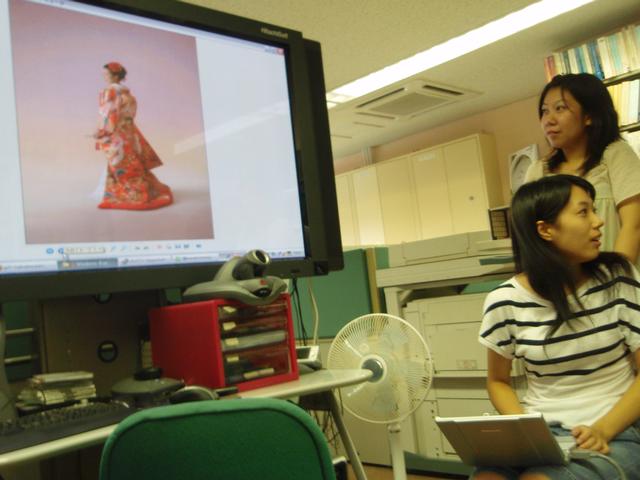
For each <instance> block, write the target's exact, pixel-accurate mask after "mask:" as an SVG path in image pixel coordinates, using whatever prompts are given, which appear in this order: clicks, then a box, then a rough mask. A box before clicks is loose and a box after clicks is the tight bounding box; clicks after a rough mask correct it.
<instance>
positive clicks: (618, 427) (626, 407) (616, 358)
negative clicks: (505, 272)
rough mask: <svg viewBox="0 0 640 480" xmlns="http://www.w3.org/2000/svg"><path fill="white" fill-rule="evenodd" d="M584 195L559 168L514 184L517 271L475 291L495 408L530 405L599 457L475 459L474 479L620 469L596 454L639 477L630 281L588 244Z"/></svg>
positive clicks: (605, 479) (638, 301)
mask: <svg viewBox="0 0 640 480" xmlns="http://www.w3.org/2000/svg"><path fill="white" fill-rule="evenodd" d="M594 198H595V190H594V188H593V186H592V185H591V184H590V183H589V182H587V181H586V180H584V179H583V178H580V177H577V176H572V175H562V174H560V175H553V176H549V177H544V178H541V179H539V180H536V181H534V182H531V183H528V184H525V185H523V186H522V187H521V188H520V189H519V190H518V191H517V192H516V194H515V195H514V198H513V201H512V230H513V237H512V242H513V251H514V255H515V261H516V271H517V274H516V275H515V276H514V277H513V278H511V279H510V280H508V281H506V282H505V283H503V284H502V285H500V286H499V287H498V288H496V289H495V290H494V291H492V292H491V293H490V294H489V295H488V296H487V299H486V301H485V307H484V316H483V320H482V326H481V329H480V336H479V341H480V343H481V344H482V345H484V346H485V347H487V352H488V379H487V389H488V392H489V397H490V399H491V402H492V403H493V405H494V406H495V408H496V410H497V411H498V412H499V413H500V414H518V413H525V412H528V413H533V412H536V413H542V414H543V415H544V418H545V420H546V421H547V422H548V423H549V424H550V425H551V429H552V431H553V433H554V434H556V435H558V436H566V435H572V436H573V437H574V438H575V442H576V446H577V447H579V448H582V449H586V450H590V451H592V452H594V453H595V454H599V455H601V456H600V457H598V456H597V455H594V456H593V457H590V458H587V459H584V460H579V461H578V460H576V461H572V462H571V463H570V464H569V465H567V466H540V467H529V468H526V469H510V468H499V466H496V468H491V469H486V468H483V469H482V470H478V471H477V472H475V474H474V476H473V478H474V479H476V480H488V479H492V480H495V479H522V480H525V479H526V480H534V479H536V480H540V479H545V480H546V479H553V480H555V479H582V480H588V479H602V480H610V479H617V478H620V477H619V476H618V474H617V470H616V467H615V466H614V465H612V464H611V462H609V461H607V460H610V461H612V462H614V463H615V464H616V465H617V466H619V467H620V468H622V469H623V470H624V471H625V473H626V475H627V478H628V479H629V480H632V479H636V480H637V479H640V420H639V419H640V377H639V376H638V369H639V368H640V282H639V277H638V273H637V271H636V270H635V268H634V267H633V266H632V265H631V264H630V263H629V261H628V260H627V259H626V258H625V257H624V256H622V255H620V254H617V253H613V252H600V242H601V231H600V230H601V228H602V224H603V222H602V220H601V219H600V217H599V216H598V214H597V213H596V211H595V209H594ZM516 359H518V360H520V361H522V362H523V364H524V368H525V372H526V377H527V384H528V385H527V391H526V394H525V395H524V397H523V398H522V403H521V401H520V399H518V397H517V396H516V393H515V391H514V389H513V388H512V386H511V381H510V380H511V377H510V373H511V367H512V363H513V361H514V360H516ZM602 455H605V456H607V458H603V457H602Z"/></svg>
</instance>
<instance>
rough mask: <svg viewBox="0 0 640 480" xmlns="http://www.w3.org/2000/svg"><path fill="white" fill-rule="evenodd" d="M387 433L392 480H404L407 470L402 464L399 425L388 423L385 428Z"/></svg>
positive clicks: (402, 456) (402, 452)
mask: <svg viewBox="0 0 640 480" xmlns="http://www.w3.org/2000/svg"><path fill="white" fill-rule="evenodd" d="M387 431H388V432H389V450H390V451H391V467H392V468H393V480H406V478H407V468H406V465H405V462H404V450H403V449H402V439H401V438H400V431H401V428H400V424H399V423H397V422H395V423H390V424H389V425H388V426H387Z"/></svg>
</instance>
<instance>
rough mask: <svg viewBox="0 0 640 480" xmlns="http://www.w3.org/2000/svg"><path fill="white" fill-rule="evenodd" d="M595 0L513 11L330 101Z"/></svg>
mask: <svg viewBox="0 0 640 480" xmlns="http://www.w3.org/2000/svg"><path fill="white" fill-rule="evenodd" d="M592 1H593V0H563V1H559V0H541V1H539V2H536V3H533V4H531V5H529V6H528V7H525V8H523V9H522V10H518V11H516V12H512V13H510V14H508V15H506V16H504V17H502V18H500V19H498V20H494V21H493V22H490V23H487V24H486V25H483V26H482V27H479V28H476V29H475V30H471V31H469V32H467V33H464V34H462V35H460V36H458V37H455V38H452V39H450V40H447V41H446V42H444V43H441V44H439V45H436V46H434V47H431V48H429V49H428V50H424V51H423V52H420V53H417V54H415V55H413V56H412V57H409V58H405V59H404V60H401V61H399V62H398V63H394V64H393V65H389V66H387V67H384V68H383V69H381V70H378V71H377V72H373V73H371V74H369V75H366V76H364V77H362V78H359V79H357V80H354V81H353V82H351V83H347V84H346V85H343V86H341V87H338V88H336V89H334V90H332V91H331V92H328V93H327V101H329V102H331V103H334V104H336V103H345V102H348V101H349V100H352V99H354V98H358V97H362V96H363V95H366V94H368V93H371V92H375V91H376V90H379V89H381V88H383V87H386V86H387V85H391V84H393V83H396V82H399V81H400V80H404V79H406V78H409V77H411V76H413V75H416V74H418V73H420V72H424V71H425V70H428V69H430V68H433V67H435V66H437V65H442V64H443V63H446V62H448V61H450V60H453V59H454V58H458V57H461V56H462V55H465V54H467V53H469V52H473V51H474V50H478V49H479V48H482V47H484V46H486V45H489V44H491V43H493V42H497V41H498V40H501V39H503V38H506V37H508V36H510V35H513V34H514V33H518V32H521V31H522V30H526V29H527V28H529V27H532V26H534V25H537V24H538V23H542V22H544V21H546V20H549V19H551V18H553V17H557V16H558V15H562V14H563V13H566V12H569V11H571V10H574V9H576V8H578V7H581V6H583V5H586V4H587V3H591V2H592Z"/></svg>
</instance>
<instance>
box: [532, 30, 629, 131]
mask: <svg viewBox="0 0 640 480" xmlns="http://www.w3.org/2000/svg"><path fill="white" fill-rule="evenodd" d="M544 69H545V75H546V77H547V81H549V80H551V78H553V77H554V76H555V75H557V74H562V73H591V74H593V75H595V76H597V77H598V78H600V79H601V80H602V81H603V82H604V84H605V85H606V86H607V89H608V90H609V93H610V94H611V98H612V99H613V104H614V106H615V108H616V111H617V112H618V117H619V119H620V130H621V131H623V132H628V133H630V132H637V131H640V24H638V23H636V24H631V25H627V26H625V27H622V28H620V29H618V30H616V31H614V32H610V33H607V34H604V35H601V36H599V37H596V38H592V39H590V40H587V41H586V42H584V43H582V44H579V45H576V46H574V47H570V48H566V49H564V50H560V51H557V52H553V53H552V54H551V55H548V56H547V57H546V58H545V61H544Z"/></svg>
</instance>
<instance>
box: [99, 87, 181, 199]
mask: <svg viewBox="0 0 640 480" xmlns="http://www.w3.org/2000/svg"><path fill="white" fill-rule="evenodd" d="M136 108H137V103H136V99H135V97H134V96H133V95H131V92H130V91H129V89H128V88H127V87H125V86H124V85H121V84H119V83H113V84H111V85H109V86H108V87H107V88H105V89H104V90H102V91H101V92H100V110H99V113H100V118H99V125H98V131H97V133H96V150H101V151H102V152H104V154H105V156H106V157H107V178H106V182H105V188H104V196H103V198H102V202H101V203H100V204H99V205H98V207H99V208H118V209H125V210H149V209H153V208H159V207H164V206H165V205H169V204H170V203H172V202H173V196H172V194H171V189H170V188H169V187H168V186H167V185H165V184H164V183H161V182H160V181H159V180H158V179H157V178H156V176H155V175H154V174H153V173H151V169H152V168H156V167H159V166H160V165H162V161H161V160H160V158H159V157H158V154H157V153H156V152H155V151H154V150H153V148H151V145H149V142H147V140H146V139H145V138H144V136H143V135H142V133H140V130H138V127H136V125H135V123H134V118H135V116H136Z"/></svg>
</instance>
